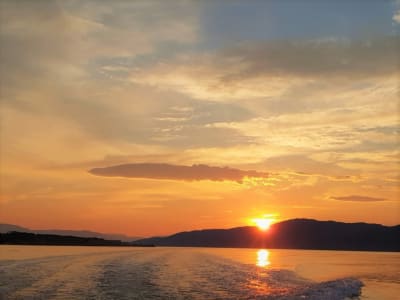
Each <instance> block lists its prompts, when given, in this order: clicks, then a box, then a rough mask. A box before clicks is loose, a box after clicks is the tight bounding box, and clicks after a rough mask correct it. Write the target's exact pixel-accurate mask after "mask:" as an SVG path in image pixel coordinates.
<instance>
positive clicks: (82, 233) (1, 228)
mask: <svg viewBox="0 0 400 300" xmlns="http://www.w3.org/2000/svg"><path fill="white" fill-rule="evenodd" d="M11 231H18V232H29V233H38V234H55V235H65V236H76V237H95V238H100V239H105V240H120V241H124V242H133V241H135V240H138V239H142V237H131V236H126V235H123V234H108V233H99V232H94V231H88V230H60V229H45V230H34V229H28V228H25V227H21V226H18V225H12V224H0V233H7V232H11Z"/></svg>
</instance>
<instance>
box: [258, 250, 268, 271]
mask: <svg viewBox="0 0 400 300" xmlns="http://www.w3.org/2000/svg"><path fill="white" fill-rule="evenodd" d="M270 264H271V262H270V261H269V251H268V250H266V249H260V250H258V251H257V263H256V265H257V266H259V267H266V266H269V265H270Z"/></svg>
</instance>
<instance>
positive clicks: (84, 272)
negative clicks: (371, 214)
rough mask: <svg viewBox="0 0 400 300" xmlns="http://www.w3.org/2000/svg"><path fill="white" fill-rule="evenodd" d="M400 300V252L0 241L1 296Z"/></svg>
mask: <svg viewBox="0 0 400 300" xmlns="http://www.w3.org/2000/svg"><path fill="white" fill-rule="evenodd" d="M361 282H362V283H363V284H364V286H363V287H362V289H361V296H360V297H359V299H383V300H384V299H388V300H389V299H398V298H397V297H398V291H399V290H400V254H399V253H383V252H347V251H310V250H280V249H271V250H267V249H229V248H226V249H225V248H224V249H221V248H167V247H165V248H164V247H156V248H129V247H126V248H124V247H76V246H75V247H61V246H4V245H3V246H0V299H347V298H350V297H354V296H357V294H359V292H360V287H361Z"/></svg>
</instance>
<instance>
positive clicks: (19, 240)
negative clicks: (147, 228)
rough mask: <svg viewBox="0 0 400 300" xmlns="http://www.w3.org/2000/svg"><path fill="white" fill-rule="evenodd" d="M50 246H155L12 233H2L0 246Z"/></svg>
mask: <svg viewBox="0 0 400 300" xmlns="http://www.w3.org/2000/svg"><path fill="white" fill-rule="evenodd" d="M1 244H3V245H4V244H6V245H48V246H53V245H54V246H119V247H123V246H125V247H152V246H154V245H150V244H146V243H141V244H140V245H138V244H136V243H133V242H123V241H120V240H105V239H101V238H97V237H78V236H67V235H56V234H39V233H29V232H17V231H11V232H7V233H0V245H1Z"/></svg>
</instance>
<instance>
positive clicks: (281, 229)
mask: <svg viewBox="0 0 400 300" xmlns="http://www.w3.org/2000/svg"><path fill="white" fill-rule="evenodd" d="M135 242H136V243H138V244H140V243H144V244H154V245H156V246H191V247H240V248H281V249H319V250H360V251H361V250H362V251H400V225H397V226H392V227H388V226H383V225H378V224H366V223H341V222H334V221H317V220H311V219H293V220H288V221H284V222H280V223H276V224H274V225H272V226H271V228H270V229H269V230H268V231H265V232H262V231H260V230H259V229H258V228H257V227H251V226H248V227H237V228H232V229H207V230H196V231H189V232H180V233H176V234H174V235H171V236H167V237H153V238H148V239H142V240H137V241H135Z"/></svg>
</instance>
